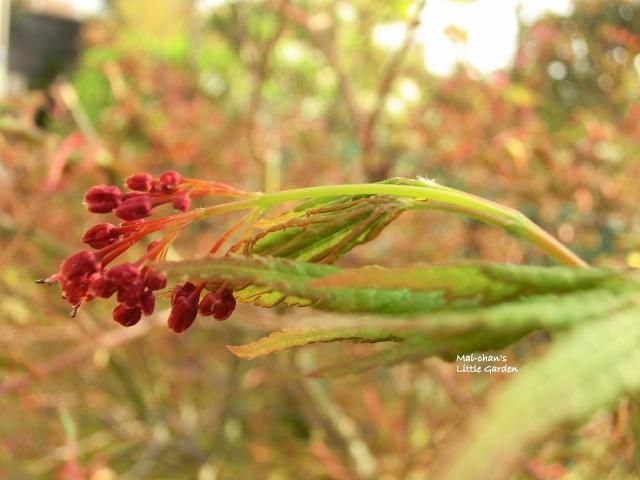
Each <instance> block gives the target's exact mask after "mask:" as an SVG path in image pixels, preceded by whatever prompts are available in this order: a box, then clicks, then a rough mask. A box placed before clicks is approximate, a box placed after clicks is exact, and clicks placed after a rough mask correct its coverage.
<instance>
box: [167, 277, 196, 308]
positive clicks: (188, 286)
mask: <svg viewBox="0 0 640 480" xmlns="http://www.w3.org/2000/svg"><path fill="white" fill-rule="evenodd" d="M195 291H196V286H195V285H194V284H193V283H191V282H185V283H180V284H178V285H176V286H175V287H173V291H172V292H171V305H173V304H174V303H175V302H176V300H177V299H178V298H179V297H188V296H189V295H191V294H192V293H193V292H195Z"/></svg>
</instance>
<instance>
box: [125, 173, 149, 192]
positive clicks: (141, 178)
mask: <svg viewBox="0 0 640 480" xmlns="http://www.w3.org/2000/svg"><path fill="white" fill-rule="evenodd" d="M152 181H153V177H152V176H151V175H149V174H148V173H134V174H133V175H131V176H129V177H127V179H126V180H125V182H124V183H125V184H126V186H127V187H129V188H130V189H131V190H136V191H138V192H148V191H149V190H151V182H152Z"/></svg>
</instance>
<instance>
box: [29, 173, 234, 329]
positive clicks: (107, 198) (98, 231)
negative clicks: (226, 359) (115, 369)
mask: <svg viewBox="0 0 640 480" xmlns="http://www.w3.org/2000/svg"><path fill="white" fill-rule="evenodd" d="M125 185H126V186H127V187H128V189H129V191H125V192H123V191H121V190H120V189H119V188H118V187H117V186H113V185H109V186H107V185H98V186H94V187H91V188H90V189H89V190H88V191H87V193H86V195H85V197H84V200H85V204H86V206H87V209H88V210H89V211H90V212H92V213H111V212H113V213H115V215H116V216H117V217H118V218H119V219H120V220H121V222H120V223H119V225H113V224H111V223H99V224H97V225H94V226H92V227H90V228H89V229H88V230H87V231H86V232H85V233H84V235H83V237H82V242H83V243H85V244H86V245H88V246H89V247H91V248H92V249H93V251H91V250H80V251H79V252H76V253H74V254H73V255H71V256H69V257H67V258H66V259H65V260H64V261H63V262H62V265H61V266H60V270H59V271H58V272H57V273H55V274H54V275H52V276H51V277H49V278H47V279H46V280H41V281H39V282H41V283H47V284H53V283H58V284H60V286H61V287H62V291H63V298H64V299H65V300H67V302H69V303H70V304H71V305H72V306H73V310H72V315H75V313H76V312H77V310H78V308H79V307H80V306H81V305H82V304H84V303H86V302H89V301H91V300H93V299H95V298H110V297H112V296H114V295H115V296H116V299H117V302H118V303H117V305H116V307H115V308H114V309H113V312H112V316H113V319H114V320H115V321H116V322H118V323H120V324H121V325H124V326H126V327H129V326H132V325H135V324H136V323H138V322H139V321H140V319H141V317H142V315H151V313H153V311H154V308H155V302H156V297H155V293H156V292H158V291H162V290H164V289H165V288H166V287H167V278H166V276H165V275H164V274H162V273H161V272H159V271H157V270H154V269H153V268H151V266H150V265H149V263H150V262H154V261H158V260H163V259H164V258H165V256H166V253H167V250H168V247H169V245H170V243H171V242H172V241H173V240H174V239H175V237H176V236H177V234H178V233H179V231H180V230H181V229H182V228H183V227H184V226H185V225H187V224H188V223H190V222H191V221H193V220H194V219H195V218H196V217H197V215H198V214H199V213H200V212H198V211H197V210H196V211H194V210H191V211H189V207H190V205H191V198H193V197H198V196H203V195H211V194H213V195H227V196H244V195H246V193H245V192H241V191H239V190H235V189H233V188H232V187H230V186H228V185H226V184H223V183H219V182H205V181H202V180H198V179H190V178H184V177H181V175H180V174H179V173H178V172H174V171H167V172H164V173H162V174H161V175H160V176H159V177H158V178H153V177H152V176H151V175H149V174H148V173H136V174H134V175H131V176H130V177H128V178H127V179H126V181H125ZM168 203H171V205H172V206H173V208H174V209H175V210H178V211H179V212H183V213H178V214H174V215H169V216H165V217H160V218H156V219H152V220H145V218H146V217H149V216H150V215H151V214H152V213H153V209H154V208H155V207H157V206H160V205H164V204H168ZM200 210H202V209H200ZM155 232H163V233H164V236H163V238H162V239H160V240H155V241H152V242H150V243H149V244H148V246H147V251H146V253H145V254H144V255H142V256H141V257H140V258H139V259H138V260H137V261H135V262H133V263H129V262H124V263H120V264H118V265H115V266H112V267H110V268H108V265H109V264H110V263H111V262H113V261H114V260H115V259H116V258H118V257H119V256H120V255H122V254H123V253H124V252H125V251H127V250H128V249H129V248H130V247H131V246H132V245H134V244H135V243H137V242H138V241H139V240H141V239H143V238H144V237H146V236H147V235H149V234H151V233H155ZM207 287H209V288H212V290H211V291H209V292H205V293H204V295H203V291H206V289H207ZM201 297H202V298H201ZM235 306H236V301H235V298H234V296H233V292H232V291H231V290H230V289H229V288H226V287H225V285H216V286H213V287H211V286H208V285H206V283H205V282H202V283H199V284H197V285H196V284H193V283H190V282H186V283H183V284H179V285H176V286H175V287H174V288H173V290H172V295H171V313H170V315H169V321H168V324H169V328H171V329H172V330H173V331H175V332H177V333H180V332H183V331H184V330H186V329H187V328H189V327H190V326H191V324H192V323H193V321H194V320H195V318H196V316H197V315H198V313H200V315H203V316H212V317H214V318H215V319H216V320H225V319H227V318H228V317H229V316H230V315H231V313H232V312H233V310H234V309H235Z"/></svg>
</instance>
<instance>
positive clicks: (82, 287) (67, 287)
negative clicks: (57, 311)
mask: <svg viewBox="0 0 640 480" xmlns="http://www.w3.org/2000/svg"><path fill="white" fill-rule="evenodd" d="M59 282H60V286H61V287H62V292H63V293H62V297H63V298H64V299H65V300H66V301H67V302H69V303H70V304H71V305H74V306H75V305H79V304H80V303H82V301H83V300H84V299H85V297H86V296H87V295H88V294H89V286H90V280H89V275H81V276H77V277H71V278H67V277H60V280H59Z"/></svg>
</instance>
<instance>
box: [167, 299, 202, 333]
mask: <svg viewBox="0 0 640 480" xmlns="http://www.w3.org/2000/svg"><path fill="white" fill-rule="evenodd" d="M172 305H173V306H172V307H171V313H170V314H169V320H168V322H167V323H168V325H169V328H170V329H171V330H173V331H174V332H176V333H182V332H184V331H185V330H186V329H187V328H189V327H190V326H191V324H193V321H194V320H195V319H196V315H198V295H190V296H179V297H177V298H176V300H175V302H172Z"/></svg>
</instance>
